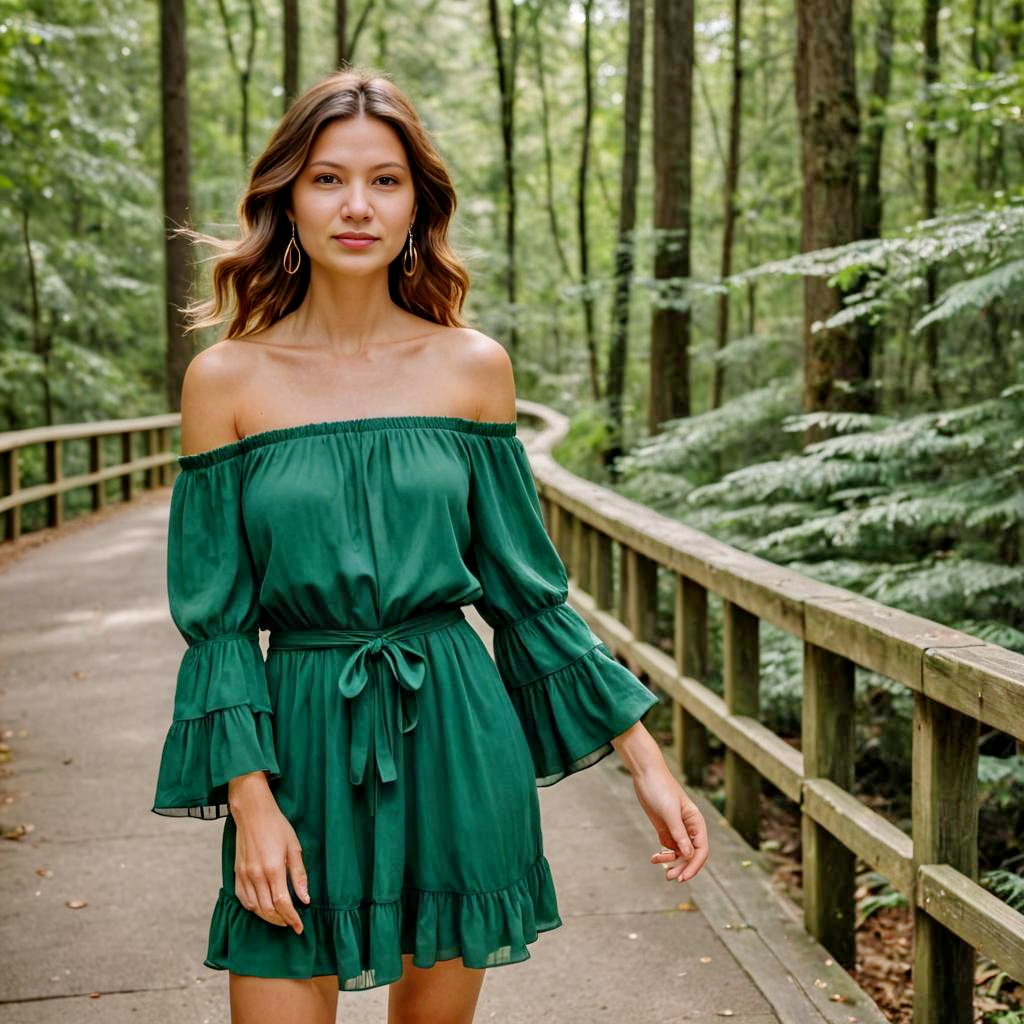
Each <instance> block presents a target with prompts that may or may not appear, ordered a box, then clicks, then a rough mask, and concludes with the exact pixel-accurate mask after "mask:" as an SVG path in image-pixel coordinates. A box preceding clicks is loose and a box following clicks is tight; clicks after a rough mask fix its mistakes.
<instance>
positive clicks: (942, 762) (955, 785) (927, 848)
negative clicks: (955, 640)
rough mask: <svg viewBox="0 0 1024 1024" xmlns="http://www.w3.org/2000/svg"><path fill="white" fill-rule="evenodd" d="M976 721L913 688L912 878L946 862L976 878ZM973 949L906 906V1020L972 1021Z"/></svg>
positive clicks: (917, 1023) (931, 1023)
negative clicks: (909, 938)
mask: <svg viewBox="0 0 1024 1024" xmlns="http://www.w3.org/2000/svg"><path fill="white" fill-rule="evenodd" d="M978 731H979V730H978V720H977V719H976V718H968V717H967V716H966V715H964V714H961V713H960V712H959V711H955V710H954V709H953V708H949V707H946V706H945V705H943V704H940V703H939V702H938V701H934V700H931V699H930V698H928V697H926V696H925V695H924V694H922V693H920V692H919V691H916V690H915V691H914V747H913V784H912V804H913V821H914V824H913V838H914V875H915V879H916V877H917V867H918V865H920V864H949V865H950V867H953V868H956V869H957V870H958V871H960V872H962V873H963V874H965V875H967V876H968V878H970V879H972V880H973V881H977V879H978ZM974 967H975V954H974V949H973V948H972V947H971V946H970V945H969V944H968V943H966V942H964V941H963V940H962V939H961V938H960V937H959V936H957V935H954V934H953V932H951V931H949V929H948V928H946V927H945V926H944V925H942V924H941V923H940V922H938V921H936V920H935V919H934V918H933V917H930V916H929V915H928V914H927V913H926V912H925V911H924V910H923V909H921V908H919V907H917V906H915V907H914V975H913V977H914V1024H970V1022H971V1021H972V1020H973V1019H974Z"/></svg>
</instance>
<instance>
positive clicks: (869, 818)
mask: <svg viewBox="0 0 1024 1024" xmlns="http://www.w3.org/2000/svg"><path fill="white" fill-rule="evenodd" d="M519 413H520V416H521V418H522V419H523V420H524V421H525V422H526V423H527V424H529V425H530V426H531V427H533V428H534V429H535V430H536V434H535V436H533V437H532V438H530V439H528V441H527V442H526V445H527V449H528V451H529V454H530V461H531V465H532V468H533V473H534V478H535V481H536V484H537V490H538V493H539V494H540V499H541V505H542V508H543V510H544V516H545V521H546V523H547V526H548V530H549V531H550V533H551V536H552V539H553V541H554V543H555V545H556V547H557V548H558V550H559V552H560V553H561V555H562V559H563V561H564V562H565V565H566V570H567V572H568V574H569V579H570V602H571V603H572V605H573V606H574V607H575V608H576V609H577V611H579V612H580V614H581V615H582V616H583V617H584V618H585V619H586V620H587V622H588V623H589V624H590V626H591V628H592V629H593V630H594V632H595V633H596V634H597V635H598V636H599V637H600V638H601V640H602V641H604V642H605V644H607V646H608V647H609V648H610V649H611V650H612V651H613V652H614V653H615V654H616V655H617V656H618V657H620V658H621V659H622V660H623V661H624V662H626V663H627V664H628V665H629V667H630V668H631V669H632V670H633V671H634V672H636V673H637V674H638V675H640V676H641V678H644V679H645V680H646V681H648V682H650V683H653V684H654V685H656V686H657V687H658V688H659V689H661V690H662V691H664V692H665V693H666V694H667V695H668V696H669V698H670V699H671V701H672V702H673V703H672V707H673V720H672V732H673V743H672V754H673V756H674V757H676V758H677V759H678V762H679V765H680V768H681V770H682V772H683V775H684V778H685V779H686V780H687V781H688V782H690V783H693V784H695V785H702V783H703V774H704V769H705V767H706V764H707V761H708V733H713V734H714V735H716V736H717V737H718V738H719V740H721V742H722V744H723V745H724V747H725V751H726V755H725V806H726V817H727V819H728V820H729V821H730V823H731V824H732V825H733V827H735V828H736V829H737V831H738V832H740V834H741V835H743V836H744V838H745V839H746V840H747V842H748V843H750V844H751V845H752V846H754V847H755V848H756V847H757V846H758V797H759V794H760V789H761V781H762V779H767V780H769V781H770V782H771V783H773V784H774V785H775V786H777V787H778V788H779V789H780V790H781V791H782V792H783V793H784V794H786V796H788V797H789V798H790V799H792V800H793V801H794V802H796V803H797V804H799V806H800V812H801V833H802V843H801V846H802V857H803V865H802V866H803V892H804V924H805V927H806V928H807V930H808V931H809V932H810V933H811V934H812V935H814V937H815V938H816V939H817V940H818V941H819V942H821V943H822V945H824V946H825V947H826V948H827V949H828V950H829V951H830V953H831V954H832V955H833V956H834V957H835V958H836V960H837V961H839V962H840V963H842V964H843V965H844V966H846V967H852V966H853V963H854V928H855V923H856V922H855V920H854V917H855V914H854V909H855V908H854V895H853V894H854V867H855V863H856V857H857V856H859V857H861V858H862V859H863V860H864V861H865V862H866V863H867V864H869V865H871V866H872V867H873V868H874V869H875V870H876V871H878V873H879V874H881V875H883V876H884V877H885V878H887V879H888V880H889V882H890V883H891V884H892V885H893V887H894V888H895V889H897V890H898V891H899V892H901V893H903V894H904V895H905V896H906V898H907V900H908V902H909V904H910V906H911V907H913V908H914V932H915V934H914V967H913V971H914V1020H915V1021H916V1022H920V1024H924V1022H932V1021H939V1020H942V1021H957V1022H963V1024H969V1022H970V1021H971V1020H972V1019H973V1010H972V1000H973V985H974V951H975V950H979V951H981V952H983V953H984V954H985V955H986V956H988V957H989V958H991V959H992V960H993V961H994V962H995V963H996V964H998V965H999V966H1000V967H1001V968H1002V969H1003V970H1005V971H1006V972H1007V974H1008V975H1010V976H1011V977H1013V978H1014V979H1017V980H1022V981H1024V914H1021V913H1019V912H1018V911H1016V910H1014V909H1013V908H1011V907H1010V906H1009V905H1008V904H1006V903H1004V902H1003V901H1001V900H999V899H998V898H997V897H995V896H993V895H992V893H990V892H988V891H987V890H986V889H984V888H983V887H982V886H980V885H979V884H978V882H977V876H978V865H977V850H978V834H977V830H978V801H977V770H978V735H979V723H981V722H984V723H985V724H986V725H989V726H992V727H993V728H995V729H999V730H1001V731H1002V732H1004V733H1006V734H1008V735H1010V736H1013V737H1015V738H1016V739H1017V740H1018V743H1019V742H1020V741H1021V740H1024V656H1021V655H1019V654H1017V653H1015V652H1013V651H1009V650H1007V649H1005V648H1003V647H1000V646H998V645H996V644H992V643H988V642H987V641H985V640H982V639H980V638H978V637H975V636H971V635H970V634H969V633H964V632H961V631H960V630H957V629H951V628H950V627H948V626H944V625H942V624H941V623H937V622H933V621H931V620H929V619H925V618H922V617H920V616H918V615H912V614H910V613H908V612H904V611H900V610H899V609H896V608H890V607H888V606H886V605H883V604H880V603H879V602H877V601H872V600H871V599H870V598H867V597H864V596H862V595H860V594H856V593H854V592H852V591H849V590H845V589H843V588H842V587H835V586H831V585H829V584H827V583H822V582H820V581H818V580H815V579H811V578H810V577H807V576H802V575H800V574H799V573H796V572H793V571H791V570H789V569H786V568H785V567H782V566H779V565H775V564H774V563H772V562H768V561H765V560H764V559H762V558H758V557H757V556H756V555H751V554H747V553H746V552H743V551H739V550H737V549H736V548H733V547H730V546H729V545H728V544H725V543H723V542H722V541H719V540H716V539H715V538H713V537H710V536H708V535H707V534H704V533H701V532H700V531H699V530H695V529H693V528H692V527H689V526H687V525H685V524H683V523H680V522H678V521H676V520H674V519H671V518H669V517H667V516H663V515H661V514H659V513H657V512H655V511H653V510H652V509H650V508H647V507H646V506H644V505H641V504H639V503H637V502H634V501H630V500H629V499H628V498H625V497H623V496H621V495H619V494H617V493H615V492H614V491H611V490H609V489H608V488H605V487H601V486H599V485H596V484H593V483H591V482H589V481H586V480H583V479H581V478H580V477H577V476H576V475H575V474H573V473H570V472H569V471H568V470H566V469H564V468H563V467H561V466H559V465H558V463H556V462H555V460H554V459H553V458H552V457H551V454H550V450H551V448H552V447H553V446H554V445H555V444H556V443H557V442H558V441H559V440H560V439H561V438H562V437H563V436H564V435H565V433H566V432H567V430H568V426H569V424H568V420H567V419H566V418H565V417H564V416H561V415H560V414H558V413H555V412H553V411H552V410H551V409H549V408H547V407H546V406H542V405H537V404H535V403H532V402H527V401H523V400H521V401H520V402H519ZM661 572H669V573H671V574H672V578H673V581H674V616H673V618H674V636H673V645H672V649H673V653H672V654H671V655H669V654H666V653H665V651H664V650H663V648H662V645H661V643H660V641H661V640H662V639H663V638H662V637H660V636H659V635H658V626H657V619H656V616H655V611H656V608H657V581H658V575H659V573H661ZM616 577H617V579H618V584H619V586H618V601H617V602H613V600H612V596H613V593H614V587H613V583H614V581H615V579H616ZM709 593H713V594H717V595H718V596H719V597H720V598H721V602H722V617H723V627H724V632H723V647H724V651H723V653H724V674H725V678H724V697H720V696H718V694H716V693H714V692H713V691H712V690H711V689H709V688H708V686H707V685H706V682H705V680H706V678H707V672H706V667H707V660H708V656H707V644H708V639H707V616H708V612H707V605H708V594H709ZM761 621H764V622H769V623H771V624H772V625H774V626H776V627H778V628H779V629H782V630H785V631H786V632H788V633H790V634H791V635H793V636H796V637H799V638H800V639H801V640H802V641H803V647H804V673H803V677H804V693H803V710H802V728H801V737H802V740H801V746H802V750H795V749H794V748H793V747H792V746H790V745H789V744H788V743H787V742H785V740H783V739H782V737H780V736H777V735H775V734H774V733H772V732H771V731H770V730H769V729H767V728H766V727H765V726H764V725H762V724H761V722H759V721H758V690H759V668H758V626H759V623H760V622H761ZM856 666H861V667H863V668H865V669H870V670H873V671H875V672H877V673H879V674H881V675H883V676H886V677H888V678H889V679H892V680H895V681H896V682H898V683H901V684H903V685H904V686H906V687H908V688H909V689H910V690H912V691H913V694H914V698H913V699H914V719H913V749H912V751H911V762H912V763H911V770H912V773H913V793H912V801H911V802H912V822H913V824H912V834H911V835H907V834H906V833H905V832H903V831H902V830H901V829H899V828H897V827H896V826H895V825H893V824H892V823H891V822H890V821H888V820H887V819H886V818H884V817H883V816H882V815H880V814H878V813H877V812H876V811H874V810H872V809H871V808H869V807H867V806H866V805H865V804H863V803H862V802H861V801H860V800H858V799H857V798H856V797H855V796H854V795H853V793H852V792H851V791H852V789H853V781H854V774H853V769H854V756H855V750H854V731H853V726H854V721H853V719H854V701H853V684H854V669H855V667H856Z"/></svg>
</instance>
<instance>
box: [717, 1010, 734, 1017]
mask: <svg viewBox="0 0 1024 1024" xmlns="http://www.w3.org/2000/svg"><path fill="white" fill-rule="evenodd" d="M715 1013H717V1014H718V1016H719V1017H731V1016H732V1015H733V1013H735V1011H734V1010H715Z"/></svg>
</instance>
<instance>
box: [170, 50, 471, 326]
mask: <svg viewBox="0 0 1024 1024" xmlns="http://www.w3.org/2000/svg"><path fill="white" fill-rule="evenodd" d="M361 114H363V115H366V116H369V117H376V118H379V119H380V120H381V121H384V122H385V123H386V124H389V125H391V127H392V128H393V129H394V130H395V131H396V132H397V133H398V136H399V138H400V139H401V140H402V144H403V146H404V148H405V152H406V156H407V157H408V160H409V167H410V170H411V172H412V179H413V186H414V188H415V193H416V220H415V222H414V224H413V228H412V231H413V241H414V242H415V244H416V248H417V254H418V256H419V259H418V260H417V262H416V270H415V272H414V273H413V274H412V275H411V276H408V277H407V276H406V275H405V274H404V273H403V272H402V257H403V254H404V252H405V249H404V248H403V250H402V252H401V253H399V255H398V256H397V257H396V258H395V259H394V260H392V261H391V264H390V266H389V267H388V290H389V292H390V295H391V298H392V300H393V301H394V302H395V303H396V304H397V305H399V306H401V307H402V308H403V309H405V310H408V311H409V312H410V313H414V314H416V315H418V316H422V317H425V318H426V319H428V320H432V321H434V322H435V323H438V324H441V325H443V326H447V327H464V326H466V322H465V321H464V320H463V319H462V317H461V316H460V313H461V310H462V305H463V302H464V301H465V297H466V292H467V291H468V290H469V275H468V273H467V272H466V270H465V268H464V267H463V265H462V264H461V263H460V261H459V260H458V258H457V257H456V255H455V253H454V252H453V250H452V248H451V246H450V245H449V244H448V224H449V222H450V221H451V219H452V215H453V214H454V212H455V205H456V199H455V189H454V187H453V185H452V181H451V178H450V177H449V175H448V171H447V169H446V167H445V165H444V161H443V160H442V159H441V155H440V154H439V153H438V151H437V149H436V148H435V146H434V144H433V142H432V141H431V140H430V138H429V136H428V135H427V132H426V129H425V128H424V127H423V124H422V122H421V121H420V118H419V115H418V114H417V113H416V111H415V109H414V108H413V106H412V104H411V103H410V102H409V100H408V98H407V97H406V96H405V94H404V93H403V92H402V91H401V90H400V89H399V88H398V87H397V86H396V85H395V84H394V83H393V82H392V81H391V79H390V77H389V76H388V74H387V73H385V72H376V71H373V70H370V69H367V68H364V67H358V68H353V67H349V68H345V69H344V70H341V71H337V72H334V73H333V74H330V75H328V76H327V77H326V78H323V79H322V80H321V81H319V82H317V83H316V84H315V85H312V86H310V88H309V89H307V90H306V91H305V92H304V93H303V94H302V95H301V96H299V97H298V99H296V100H295V102H294V103H293V104H292V105H291V107H289V109H288V111H287V113H286V114H285V115H284V117H283V118H282V119H281V122H280V124H278V126H277V130H276V131H275V132H274V135H273V137H272V138H271V140H270V142H269V143H268V144H267V147H266V149H265V150H264V151H263V153H262V154H261V155H260V156H259V157H258V158H257V159H256V161H255V162H254V163H253V166H252V172H251V175H250V178H249V185H248V187H247V188H246V190H245V193H244V194H243V196H242V198H241V200H240V202H239V204H238V221H239V224H240V225H241V238H239V239H238V240H237V241H231V240H226V239H222V238H216V237H214V236H212V235H207V234H204V233H203V232H199V231H195V230H193V229H192V228H188V227H184V228H181V227H179V228H175V229H174V231H173V232H172V234H181V235H184V236H185V237H187V238H189V239H191V240H192V241H193V242H194V243H195V242H199V243H204V244H206V245H210V246H212V247H213V248H214V249H216V250H217V251H218V253H219V255H215V256H214V257H211V258H212V259H214V260H215V263H214V266H213V296H212V298H209V299H205V300H202V301H199V302H195V303H192V304H191V305H189V306H187V307H186V308H185V309H184V310H182V312H184V314H185V317H186V324H187V326H186V331H196V330H199V329H200V328H203V327H211V326H214V325H215V324H219V323H224V322H226V321H230V326H229V328H228V333H227V337H231V338H243V337H245V336H246V335H250V334H255V333H256V332H258V331H261V330H264V329H266V328H267V327H269V326H270V325H271V324H273V323H275V322H276V321H278V320H280V319H281V317H283V316H286V315H287V314H288V313H290V312H291V311H292V310H294V309H296V308H297V307H298V306H299V305H300V304H301V302H302V300H303V299H304V298H305V295H306V291H307V289H308V288H309V260H308V259H305V260H303V261H302V265H301V266H300V268H299V270H298V272H297V273H296V274H294V275H291V274H287V273H285V271H284V269H283V268H282V265H281V257H282V254H283V253H284V250H285V247H286V246H287V244H288V240H289V239H290V237H291V224H290V222H289V219H288V216H287V214H286V212H285V209H286V207H287V206H288V205H289V199H290V196H291V186H292V182H293V181H294V180H295V179H296V178H297V177H298V175H299V174H300V173H301V172H302V169H303V168H304V167H305V166H306V162H307V160H308V159H309V153H310V151H311V150H312V148H313V144H314V142H315V141H316V139H317V136H318V135H319V133H320V131H321V130H322V129H323V128H324V127H325V126H326V125H327V124H328V123H329V122H331V121H335V120H339V119H346V118H351V117H358V116H359V115H361ZM296 244H298V239H296Z"/></svg>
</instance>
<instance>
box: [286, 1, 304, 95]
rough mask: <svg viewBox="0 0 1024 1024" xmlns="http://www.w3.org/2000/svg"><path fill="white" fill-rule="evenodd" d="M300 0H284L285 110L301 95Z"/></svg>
mask: <svg viewBox="0 0 1024 1024" xmlns="http://www.w3.org/2000/svg"><path fill="white" fill-rule="evenodd" d="M300 38H301V33H300V31H299V0H284V109H285V110H287V109H288V108H289V107H290V106H291V105H292V101H293V100H294V99H295V97H296V96H298V94H299V43H300Z"/></svg>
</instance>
